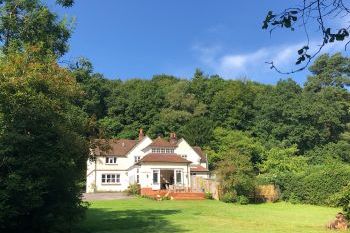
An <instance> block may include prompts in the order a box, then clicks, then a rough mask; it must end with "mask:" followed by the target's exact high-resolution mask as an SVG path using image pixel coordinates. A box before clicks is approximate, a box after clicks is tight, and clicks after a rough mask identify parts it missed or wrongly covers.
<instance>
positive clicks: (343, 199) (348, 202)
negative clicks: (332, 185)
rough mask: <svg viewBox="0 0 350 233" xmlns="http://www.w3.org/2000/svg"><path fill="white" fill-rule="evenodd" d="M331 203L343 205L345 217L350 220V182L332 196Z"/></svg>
mask: <svg viewBox="0 0 350 233" xmlns="http://www.w3.org/2000/svg"><path fill="white" fill-rule="evenodd" d="M331 203H332V204H333V205H334V206H341V207H342V208H343V212H344V214H345V217H346V218H347V219H348V220H350V183H349V184H348V185H347V186H345V187H343V189H342V190H341V191H340V192H338V193H336V194H335V195H333V196H332V198H331Z"/></svg>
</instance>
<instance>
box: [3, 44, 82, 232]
mask: <svg viewBox="0 0 350 233" xmlns="http://www.w3.org/2000/svg"><path fill="white" fill-rule="evenodd" d="M42 54H49V52H44V53H43V52H42V51H41V48H40V47H28V48H26V50H25V51H24V52H13V51H12V50H11V51H10V50H8V53H7V56H5V57H2V58H1V59H0V73H1V77H0V129H1V130H0V147H1V150H0V161H1V162H0V209H1V211H0V231H1V232H69V231H71V229H72V227H73V226H74V224H76V222H77V220H79V219H80V218H81V217H82V215H83V213H84V212H83V210H84V204H83V202H82V201H81V193H82V187H81V186H80V182H82V181H83V179H84V176H85V169H86V159H87V158H88V154H89V150H88V143H87V141H86V139H85V132H86V125H87V116H86V114H85V113H84V112H83V111H82V110H81V109H80V108H79V107H78V106H76V105H75V99H76V98H78V97H79V96H80V95H81V90H80V89H79V87H78V85H77V84H76V82H75V79H74V77H72V76H71V74H70V73H69V71H67V70H65V69H63V68H60V67H59V66H58V65H57V63H56V56H52V55H51V56H45V57H44V56H42Z"/></svg>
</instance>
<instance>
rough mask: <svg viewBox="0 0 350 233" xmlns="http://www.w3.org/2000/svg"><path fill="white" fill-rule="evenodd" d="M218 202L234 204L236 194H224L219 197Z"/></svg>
mask: <svg viewBox="0 0 350 233" xmlns="http://www.w3.org/2000/svg"><path fill="white" fill-rule="evenodd" d="M220 200H221V201H223V202H226V203H233V202H236V200H237V193H236V192H227V193H224V195H223V196H222V197H221V199H220Z"/></svg>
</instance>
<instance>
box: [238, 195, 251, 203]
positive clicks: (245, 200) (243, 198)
mask: <svg viewBox="0 0 350 233" xmlns="http://www.w3.org/2000/svg"><path fill="white" fill-rule="evenodd" d="M237 203H239V204H241V205H248V204H249V199H248V197H246V196H238V197H237Z"/></svg>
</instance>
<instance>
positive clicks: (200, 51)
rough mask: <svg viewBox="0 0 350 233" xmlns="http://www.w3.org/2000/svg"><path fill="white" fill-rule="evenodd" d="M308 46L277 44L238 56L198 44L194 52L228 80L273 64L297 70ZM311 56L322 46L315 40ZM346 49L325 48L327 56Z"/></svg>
mask: <svg viewBox="0 0 350 233" xmlns="http://www.w3.org/2000/svg"><path fill="white" fill-rule="evenodd" d="M304 45H305V43H294V44H288V45H276V46H271V47H262V48H259V49H257V50H256V51H253V52H247V53H235V52H225V51H227V49H225V50H224V48H223V46H219V45H215V46H200V45H196V46H195V47H194V50H195V52H196V55H197V56H198V59H199V61H200V62H201V63H202V64H203V65H205V66H206V67H207V68H209V69H211V70H213V72H214V73H217V74H219V75H221V76H223V77H226V78H237V77H240V76H248V77H250V76H251V74H257V73H262V72H270V66H269V64H266V62H271V61H273V63H274V64H275V65H276V67H278V68H279V69H281V70H285V71H290V70H292V69H297V68H298V66H296V65H294V64H295V62H296V59H297V58H298V54H297V51H298V49H300V48H301V47H303V46H304ZM309 47H310V50H311V51H309V52H310V53H311V54H312V52H313V51H316V50H317V49H318V47H319V43H317V42H315V41H312V42H311V43H310V45H309ZM342 50H344V43H332V44H329V45H327V46H325V47H324V49H323V50H322V52H323V53H326V52H329V53H332V52H334V51H342Z"/></svg>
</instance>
